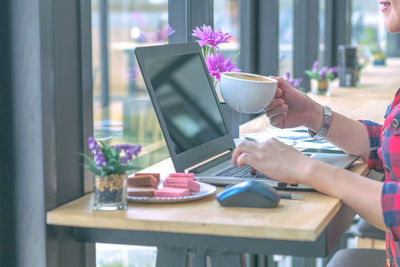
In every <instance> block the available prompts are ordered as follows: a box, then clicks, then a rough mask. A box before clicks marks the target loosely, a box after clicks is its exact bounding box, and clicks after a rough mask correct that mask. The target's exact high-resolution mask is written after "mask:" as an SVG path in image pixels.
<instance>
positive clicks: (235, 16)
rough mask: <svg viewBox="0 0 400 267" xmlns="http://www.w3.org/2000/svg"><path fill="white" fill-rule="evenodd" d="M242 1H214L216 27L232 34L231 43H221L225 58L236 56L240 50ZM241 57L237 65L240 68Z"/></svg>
mask: <svg viewBox="0 0 400 267" xmlns="http://www.w3.org/2000/svg"><path fill="white" fill-rule="evenodd" d="M239 8H240V2H239V0H218V1H214V29H221V31H222V32H226V33H229V34H231V35H232V38H231V39H230V40H229V43H225V44H221V46H220V47H221V50H222V52H223V53H224V56H225V58H226V57H231V58H234V57H235V56H236V55H237V53H238V51H239V50H240V12H239ZM239 59H240V57H237V59H236V60H237V64H236V65H237V66H238V67H239V68H240V62H239Z"/></svg>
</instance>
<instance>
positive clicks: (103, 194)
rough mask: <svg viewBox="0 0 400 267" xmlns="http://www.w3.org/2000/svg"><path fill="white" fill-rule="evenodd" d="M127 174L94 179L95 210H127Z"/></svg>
mask: <svg viewBox="0 0 400 267" xmlns="http://www.w3.org/2000/svg"><path fill="white" fill-rule="evenodd" d="M127 179H128V177H127V175H126V174H110V175H107V176H98V175H96V176H95V177H94V203H93V208H94V209H95V210H124V209H126V190H127Z"/></svg>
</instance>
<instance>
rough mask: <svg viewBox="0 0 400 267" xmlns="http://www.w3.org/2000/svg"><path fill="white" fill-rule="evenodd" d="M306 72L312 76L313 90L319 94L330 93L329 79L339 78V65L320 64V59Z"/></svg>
mask: <svg viewBox="0 0 400 267" xmlns="http://www.w3.org/2000/svg"><path fill="white" fill-rule="evenodd" d="M305 73H306V74H307V75H308V76H309V77H310V79H311V84H312V91H313V92H314V93H317V94H325V95H328V94H329V90H328V88H329V81H332V80H335V79H336V78H337V67H328V66H322V67H321V66H320V64H319V62H318V61H314V63H313V66H312V69H311V70H306V71H305Z"/></svg>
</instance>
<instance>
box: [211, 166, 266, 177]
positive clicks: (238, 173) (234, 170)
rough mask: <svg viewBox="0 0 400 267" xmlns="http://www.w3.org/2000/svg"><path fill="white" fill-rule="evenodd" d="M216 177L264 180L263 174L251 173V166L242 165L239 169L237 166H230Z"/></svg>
mask: <svg viewBox="0 0 400 267" xmlns="http://www.w3.org/2000/svg"><path fill="white" fill-rule="evenodd" d="M216 176H226V177H243V178H266V179H269V178H268V177H266V176H265V175H264V174H261V173H259V172H255V173H251V166H250V165H244V166H243V167H239V166H237V165H232V166H230V167H228V168H226V169H224V170H222V171H220V172H219V173H217V174H216Z"/></svg>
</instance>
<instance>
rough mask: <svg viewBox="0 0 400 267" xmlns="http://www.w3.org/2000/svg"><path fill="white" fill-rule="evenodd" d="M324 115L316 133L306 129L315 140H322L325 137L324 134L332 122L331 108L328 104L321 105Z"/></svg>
mask: <svg viewBox="0 0 400 267" xmlns="http://www.w3.org/2000/svg"><path fill="white" fill-rule="evenodd" d="M323 109H324V116H323V118H322V127H321V129H319V131H318V132H317V133H314V132H313V131H311V130H308V133H309V135H310V136H311V137H312V138H314V139H315V140H322V139H324V138H325V136H326V134H327V133H328V131H329V128H330V127H331V124H332V110H331V108H330V107H328V106H323Z"/></svg>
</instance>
